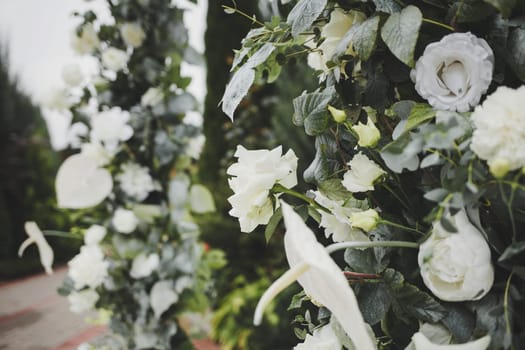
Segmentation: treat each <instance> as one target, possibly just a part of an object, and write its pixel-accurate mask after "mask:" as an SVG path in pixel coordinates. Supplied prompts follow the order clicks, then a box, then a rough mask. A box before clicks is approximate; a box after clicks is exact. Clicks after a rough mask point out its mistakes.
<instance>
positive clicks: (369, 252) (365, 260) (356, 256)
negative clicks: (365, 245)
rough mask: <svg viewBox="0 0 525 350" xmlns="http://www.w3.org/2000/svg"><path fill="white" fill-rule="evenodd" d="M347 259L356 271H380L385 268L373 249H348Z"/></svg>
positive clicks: (346, 252)
mask: <svg viewBox="0 0 525 350" xmlns="http://www.w3.org/2000/svg"><path fill="white" fill-rule="evenodd" d="M345 261H346V263H347V264H348V266H350V267H351V268H352V270H353V271H356V272H363V273H379V272H381V271H382V270H383V269H384V268H385V267H384V266H383V265H382V264H380V263H379V262H378V261H377V259H376V256H375V254H374V250H373V249H363V250H360V249H347V250H346V251H345Z"/></svg>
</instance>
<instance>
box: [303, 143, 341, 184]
mask: <svg viewBox="0 0 525 350" xmlns="http://www.w3.org/2000/svg"><path fill="white" fill-rule="evenodd" d="M336 153H337V144H336V142H335V140H334V139H333V137H331V136H330V135H326V134H324V135H320V136H318V137H317V138H316V139H315V157H314V160H313V161H312V163H311V164H310V165H309V166H308V168H307V169H306V170H305V171H304V175H303V177H304V180H305V181H306V182H309V183H320V182H322V181H324V180H326V179H327V178H328V177H329V176H330V175H331V174H333V173H334V172H335V171H336V170H337V169H338V166H339V161H338V160H337V159H336Z"/></svg>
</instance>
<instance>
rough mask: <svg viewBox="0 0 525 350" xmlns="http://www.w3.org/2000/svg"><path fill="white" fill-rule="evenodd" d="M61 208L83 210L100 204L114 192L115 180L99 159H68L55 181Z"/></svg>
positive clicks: (81, 157) (81, 155)
mask: <svg viewBox="0 0 525 350" xmlns="http://www.w3.org/2000/svg"><path fill="white" fill-rule="evenodd" d="M55 189H56V193H57V202H58V206H59V207H60V208H68V209H83V208H89V207H93V206H95V205H98V204H100V203H101V202H102V201H103V200H104V199H106V197H107V196H109V194H110V193H111V191H112V190H113V179H112V178H111V174H110V173H109V171H108V170H107V169H103V168H100V167H99V162H98V160H97V159H95V158H93V157H90V156H88V155H85V154H82V153H80V154H74V155H72V156H70V157H69V158H67V159H66V160H65V161H64V162H63V163H62V165H61V166H60V168H59V169H58V173H57V176H56V179H55Z"/></svg>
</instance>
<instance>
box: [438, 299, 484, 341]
mask: <svg viewBox="0 0 525 350" xmlns="http://www.w3.org/2000/svg"><path fill="white" fill-rule="evenodd" d="M444 307H445V309H446V310H447V312H448V314H447V316H446V317H445V318H443V319H442V320H441V322H443V324H444V325H445V326H446V327H447V328H448V330H449V331H450V332H451V333H452V334H453V335H454V338H455V339H456V340H457V341H458V342H460V343H465V342H467V341H468V340H469V339H470V337H471V336H472V332H473V331H474V326H475V324H476V317H475V316H474V314H473V313H472V312H470V311H469V310H468V309H466V308H465V306H464V305H461V304H457V303H447V304H445V305H444Z"/></svg>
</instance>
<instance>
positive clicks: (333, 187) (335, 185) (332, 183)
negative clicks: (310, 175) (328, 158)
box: [317, 179, 352, 201]
mask: <svg viewBox="0 0 525 350" xmlns="http://www.w3.org/2000/svg"><path fill="white" fill-rule="evenodd" d="M317 188H318V189H319V191H320V192H321V193H322V194H323V195H324V196H326V197H327V198H329V199H331V200H334V201H341V200H347V199H349V198H351V197H352V193H351V192H350V191H348V190H347V189H346V188H345V187H344V186H343V184H342V183H341V179H329V180H326V181H323V182H321V183H319V185H318V186H317Z"/></svg>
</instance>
